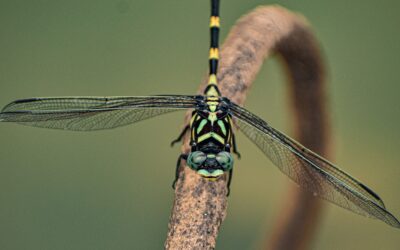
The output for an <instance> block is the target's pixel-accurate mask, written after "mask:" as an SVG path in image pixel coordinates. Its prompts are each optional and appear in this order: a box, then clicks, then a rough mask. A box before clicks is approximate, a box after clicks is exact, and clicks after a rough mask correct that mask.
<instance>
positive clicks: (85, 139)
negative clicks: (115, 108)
mask: <svg viewBox="0 0 400 250" xmlns="http://www.w3.org/2000/svg"><path fill="white" fill-rule="evenodd" d="M274 3H277V4H280V5H283V6H285V7H287V8H289V9H291V10H294V11H296V12H300V13H302V14H303V15H304V16H306V17H307V18H308V19H309V21H310V23H311V24H312V26H313V28H314V30H315V32H316V36H317V37H318V39H319V41H320V43H321V45H322V47H323V50H324V54H325V56H326V59H327V65H328V68H329V91H330V102H331V103H330V107H331V111H332V113H331V116H332V118H333V122H334V130H333V132H334V140H335V154H336V156H335V162H336V163H338V165H340V166H341V167H342V168H343V169H344V170H346V171H347V172H349V173H351V174H352V175H353V176H356V177H357V178H359V179H360V180H363V181H364V183H365V184H367V185H368V186H370V187H372V188H373V189H374V190H375V191H376V192H377V193H378V194H380V195H381V197H383V199H384V201H385V202H386V204H387V207H388V208H389V210H390V211H392V212H393V213H394V214H395V215H397V216H398V217H399V216H400V198H399V195H398V191H399V188H400V180H399V177H400V166H399V163H400V154H399V152H398V150H399V148H400V133H399V130H398V128H399V127H400V104H399V90H400V84H399V83H400V75H399V66H400V33H399V23H400V17H399V15H398V9H399V7H400V4H399V2H398V1H394V0H392V1H389V0H387V1H382V2H380V3H379V2H378V1H371V0H368V1H343V0H342V1H317V0H309V1H295V0H286V1H276V2H270V1H261V0H258V1H256V0H245V1H244V0H241V1H239V0H230V1H226V0H223V1H222V4H221V5H222V6H221V16H222V25H223V26H222V38H224V37H225V36H226V35H227V33H228V30H229V29H230V27H231V26H232V25H233V24H234V23H235V20H237V19H238V18H239V17H240V16H241V15H243V14H245V13H247V12H248V11H250V10H252V9H253V8H255V7H256V6H258V5H266V4H274ZM208 16H209V1H208V0H202V1H198V0H196V1H194V0H193V1H175V0H172V1H149V0H134V1H133V0H131V1H128V0H115V1H111V0H110V1H104V0H102V1H99V0H98V1H87V0H86V1H82V0H80V1H76V0H74V1H44V0H42V1H40V0H37V1H28V0H25V1H11V0H2V1H0V35H1V39H0V56H1V61H0V86H1V91H0V106H3V105H5V104H7V103H8V102H10V101H12V100H14V99H17V98H26V97H31V96H65V95H67V96H68V95H100V96H104V95H148V94H169V93H174V94H191V93H194V92H195V91H196V90H197V87H198V84H199V83H200V81H201V79H203V77H204V74H205V72H206V70H207V56H208V44H209V42H208V40H209V37H208V35H209V32H208ZM282 73H283V71H282V68H281V67H280V66H279V65H278V62H277V60H275V59H274V58H272V60H269V61H268V62H266V64H265V65H264V67H263V68H262V70H261V72H260V74H259V76H258V78H257V81H256V83H255V84H254V87H253V88H252V91H251V92H250V95H249V97H248V101H247V104H246V105H247V107H248V108H249V109H250V110H252V111H253V112H255V113H256V114H258V115H260V116H261V117H263V118H265V119H266V120H267V121H268V122H270V123H271V124H272V125H274V126H275V127H277V128H279V129H281V130H283V131H286V132H288V133H289V132H290V126H289V125H288V122H289V121H290V119H289V118H290V117H289V115H288V112H287V99H286V98H287V96H286V92H285V91H286V88H285V86H286V85H285V82H284V79H285V78H284V76H283V75H282ZM182 121H183V114H182V113H175V114H170V115H165V116H161V117H158V118H155V119H151V120H147V121H144V122H142V123H138V124H136V125H133V126H129V127H124V128H120V129H115V130H110V131H100V132H92V133H76V132H75V133H74V132H64V131H55V130H45V129H37V128H30V127H24V126H18V125H15V124H0V249H4V250H20V249H21V250H22V249H57V250H58V249H85V250H88V249H161V248H162V247H163V243H164V240H165V236H166V232H167V223H168V219H169V215H170V209H171V206H172V203H173V191H172V189H171V187H170V185H171V182H172V180H173V175H174V167H175V162H176V158H177V156H178V154H179V147H176V148H170V147H169V142H170V141H171V140H172V139H173V138H175V136H177V134H178V133H179V132H180V128H181V125H182ZM238 142H239V149H240V151H241V153H242V156H243V157H242V159H241V160H240V161H237V163H236V170H235V176H236V177H235V178H234V182H233V185H232V195H231V196H230V197H229V207H228V216H227V218H226V220H225V222H224V224H223V226H222V230H221V233H220V235H219V238H218V244H217V249H259V248H260V247H261V246H262V244H263V242H264V238H265V236H266V235H268V234H270V233H271V230H273V229H272V226H273V224H274V221H275V218H276V216H277V214H278V212H279V210H280V209H281V204H282V203H281V201H282V200H281V199H282V196H283V195H284V194H285V193H286V191H287V186H288V183H289V181H288V179H287V178H286V177H285V176H283V175H282V174H281V173H280V172H279V171H278V170H277V169H276V168H275V167H274V166H272V164H271V163H270V162H269V161H268V160H267V158H266V157H264V156H263V155H262V154H261V153H260V152H259V151H258V150H257V148H256V147H255V146H254V145H252V144H251V143H250V142H248V141H247V139H246V138H245V137H244V136H242V135H239V136H238ZM326 208H327V209H326V216H325V217H324V219H323V221H322V222H321V227H320V229H319V232H318V234H317V236H316V237H315V242H314V244H313V249H399V248H400V231H399V230H398V229H394V228H391V227H389V226H387V225H386V224H384V223H382V222H380V221H375V220H371V219H367V218H364V217H361V216H358V215H355V214H353V213H350V212H348V211H345V210H343V209H341V208H339V207H336V206H334V205H331V204H328V203H326Z"/></svg>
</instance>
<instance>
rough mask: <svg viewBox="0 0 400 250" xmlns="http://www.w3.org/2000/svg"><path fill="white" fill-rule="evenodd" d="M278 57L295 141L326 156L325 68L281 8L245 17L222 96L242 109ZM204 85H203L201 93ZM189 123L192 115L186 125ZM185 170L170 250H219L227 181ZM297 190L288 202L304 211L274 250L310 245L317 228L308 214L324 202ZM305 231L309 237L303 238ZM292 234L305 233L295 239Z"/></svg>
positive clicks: (289, 217)
mask: <svg viewBox="0 0 400 250" xmlns="http://www.w3.org/2000/svg"><path fill="white" fill-rule="evenodd" d="M274 52H277V53H278V54H280V55H281V56H282V58H283V60H284V62H285V65H286V66H287V67H286V68H287V69H288V76H289V78H290V82H291V84H290V91H291V97H290V98H291V100H292V102H291V103H292V107H293V111H294V113H295V122H294V123H295V125H296V128H295V131H296V138H297V139H298V140H300V141H301V142H302V143H304V144H305V145H306V146H308V147H310V148H311V149H314V150H317V152H319V153H325V152H326V147H325V146H324V145H326V144H325V143H326V142H327V139H328V136H327V135H328V133H327V126H326V125H327V124H328V123H327V120H326V118H325V117H326V115H325V113H326V112H325V108H324V106H323V105H322V104H323V100H324V84H323V83H324V75H323V67H322V63H321V59H320V53H319V51H318V46H317V44H316V42H315V40H314V38H313V36H312V32H311V31H310V29H309V27H308V25H307V23H306V22H305V20H304V19H303V18H302V17H301V16H299V15H296V14H294V13H292V12H290V11H288V10H286V9H284V8H281V7H278V6H269V7H259V8H257V9H256V10H254V11H253V12H251V13H249V14H248V15H246V16H244V17H242V18H241V19H240V20H239V21H238V22H237V24H236V25H235V26H234V27H233V29H232V30H231V32H230V34H229V35H228V37H227V39H226V41H225V43H224V45H223V46H222V49H221V61H220V70H219V73H218V80H219V86H220V90H221V92H222V95H223V96H226V97H228V98H229V99H230V100H231V101H233V102H235V103H237V104H239V105H243V104H244V101H245V99H246V94H247V91H248V90H249V88H250V86H251V84H252V82H253V80H254V78H255V76H256V74H257V73H258V71H259V69H260V67H261V65H262V64H263V62H264V59H265V58H266V57H267V56H269V55H270V54H271V53H274ZM205 85H206V82H205V81H204V82H203V83H202V84H201V86H200V90H203V88H204V86H205ZM189 117H190V114H189V113H188V114H187V115H186V119H185V122H186V123H187V122H188V119H189ZM311 132H312V134H311ZM313 136H315V137H313ZM188 142H189V136H188V135H186V137H185V139H184V141H183V146H182V152H183V153H188V152H189V146H188V144H189V143H188ZM184 165H185V162H184V161H182V162H181V171H180V176H179V180H178V182H177V185H176V190H175V202H174V206H173V211H172V215H171V218H170V222H169V231H168V237H167V240H166V242H165V248H166V249H214V248H215V245H216V239H217V235H218V230H219V227H220V225H221V223H222V222H223V220H224V218H225V216H226V208H227V197H226V192H227V190H226V178H225V179H224V178H221V179H219V180H218V181H215V182H210V181H206V180H204V179H202V178H201V177H200V176H199V175H197V174H196V173H195V172H194V171H192V170H190V169H189V168H188V167H184ZM295 190H296V191H291V192H290V194H289V196H288V199H294V200H295V201H296V202H297V203H296V205H295V206H296V207H297V208H301V209H299V211H298V210H293V209H291V210H287V211H285V213H284V214H283V217H284V218H281V219H280V220H279V221H278V228H277V230H276V231H275V232H276V233H275V235H274V238H273V239H272V241H271V244H270V248H271V249H297V248H291V247H286V246H287V245H284V246H285V247H286V248H282V247H281V246H283V244H282V242H287V241H288V238H287V237H289V236H290V237H294V240H295V242H300V240H297V238H299V239H306V240H308V239H310V235H311V233H312V231H313V227H314V225H315V223H312V221H313V219H312V218H311V217H310V213H309V212H307V211H308V210H307V209H309V208H310V207H311V208H312V210H311V212H312V213H318V212H317V211H318V210H319V209H320V202H319V201H317V200H314V199H311V198H310V197H309V196H308V195H304V194H303V193H302V192H298V191H297V189H295ZM233 195H234V194H233ZM303 208H304V209H303ZM294 212H297V213H294ZM298 218H301V219H300V220H299V219H298ZM304 221H306V222H307V223H303V222H304ZM304 228H305V229H304ZM303 229H304V233H305V235H302V233H301V232H303ZM293 230H295V231H296V232H300V233H298V234H297V235H294V234H293V233H292V232H293ZM288 232H289V233H288ZM306 243H307V242H306V241H305V243H304V242H303V243H302V244H303V245H306ZM289 246H290V245H289Z"/></svg>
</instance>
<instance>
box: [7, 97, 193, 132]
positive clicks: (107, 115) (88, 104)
mask: <svg viewBox="0 0 400 250" xmlns="http://www.w3.org/2000/svg"><path fill="white" fill-rule="evenodd" d="M195 107H196V100H195V96H180V95H170V96H143V97H141V96H133V97H54V98H31V99H24V100H18V101H14V102H12V103H10V104H8V105H7V106H6V107H4V109H3V110H2V112H1V113H0V121H2V122H16V123H19V124H23V125H28V126H35V127H43V128H53V129H65V130H74V131H93V130H101V129H111V128H115V127H120V126H125V125H129V124H132V123H135V122H137V121H141V120H144V119H148V118H151V117H154V116H158V115H161V114H165V113H168V112H172V111H177V110H182V109H188V108H195Z"/></svg>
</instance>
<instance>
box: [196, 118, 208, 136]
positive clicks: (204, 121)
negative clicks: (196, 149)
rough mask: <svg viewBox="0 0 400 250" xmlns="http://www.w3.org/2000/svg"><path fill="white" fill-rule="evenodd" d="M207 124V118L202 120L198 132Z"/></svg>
mask: <svg viewBox="0 0 400 250" xmlns="http://www.w3.org/2000/svg"><path fill="white" fill-rule="evenodd" d="M206 124H207V120H206V119H203V120H201V122H200V124H199V126H198V127H197V130H196V133H197V134H199V133H200V132H201V130H203V128H204V126H205V125H206Z"/></svg>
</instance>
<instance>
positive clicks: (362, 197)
mask: <svg viewBox="0 0 400 250" xmlns="http://www.w3.org/2000/svg"><path fill="white" fill-rule="evenodd" d="M219 28H220V19H219V0H211V18H210V32H211V46H210V52H209V64H210V65H209V67H210V69H209V79H208V85H207V87H206V88H205V90H204V94H203V95H160V96H130V97H49V98H30V99H23V100H17V101H14V102H12V103H10V104H8V105H7V106H6V107H4V109H3V110H2V112H1V113H0V121H1V122H16V123H19V124H23V125H29V126H36V127H43V128H53V129H65V130H74V131H93V130H101V129H110V128H115V127H120V126H125V125H129V124H132V123H135V122H138V121H141V120H144V119H147V118H150V117H154V116H158V115H161V114H165V113H168V112H172V111H177V110H186V109H193V112H192V117H191V120H190V123H189V124H188V125H187V126H186V128H185V129H184V130H183V131H182V133H181V134H180V136H179V137H178V139H176V140H175V141H174V142H178V141H180V140H181V139H182V137H183V135H184V134H185V133H186V132H187V131H190V148H191V150H190V152H189V154H187V155H186V154H183V155H180V156H179V161H178V166H179V163H180V161H181V160H182V159H183V160H186V163H187V165H188V166H189V167H190V168H191V169H193V170H194V171H196V172H197V173H198V174H199V175H201V176H202V177H204V178H206V179H208V180H215V179H217V178H219V177H221V176H223V175H224V174H225V173H228V174H229V181H228V193H229V184H230V180H231V177H232V169H233V156H232V153H236V154H237V155H238V156H239V154H238V152H237V149H236V143H235V135H234V132H233V126H232V124H233V119H235V124H236V125H237V126H238V127H239V128H240V130H241V131H242V132H243V133H244V134H245V135H246V136H247V137H248V138H249V139H250V140H251V141H253V142H254V143H255V144H256V145H257V146H258V147H259V148H260V149H261V150H262V151H263V153H264V154H265V155H266V156H268V158H269V159H270V160H271V161H272V162H273V163H274V164H275V165H276V166H277V167H278V168H279V169H280V170H281V171H282V172H283V173H285V174H286V175H288V176H289V177H290V178H291V179H292V180H293V181H295V182H296V183H298V184H299V185H300V186H302V187H304V188H305V189H306V190H308V191H310V192H312V193H313V194H315V195H317V196H319V197H321V198H323V199H326V200H328V201H330V202H333V203H335V204H337V205H339V206H341V207H344V208H346V209H349V210H351V211H353V212H355V213H358V214H361V215H365V216H368V217H372V218H376V219H380V220H382V221H384V222H386V223H387V224H389V225H391V226H394V227H397V228H400V222H399V221H398V220H397V219H396V218H395V217H394V216H393V215H392V214H391V213H390V212H389V211H388V210H387V209H386V208H385V205H384V203H383V201H382V199H381V198H380V197H379V196H378V195H377V194H376V193H375V192H373V191H372V190H371V189H369V188H368V187H366V186H365V185H364V184H362V183H361V182H359V181H358V180H356V179H355V178H353V177H351V176H350V175H348V174H347V173H345V172H344V171H342V170H340V169H339V168H337V167H336V166H335V165H333V164H332V163H330V162H329V161H327V160H325V159H324V158H322V157H321V156H319V155H317V154H315V153H314V152H312V151H310V150H308V149H306V148H305V147H304V146H302V145H301V144H299V143H298V142H296V141H294V140H293V139H291V138H289V137H288V136H286V135H284V134H283V133H281V132H279V131H278V130H276V129H274V128H273V127H271V126H270V125H269V124H268V123H266V122H265V121H264V120H263V119H261V118H259V117H258V116H256V115H254V114H253V113H251V112H250V111H248V110H246V109H245V108H243V107H240V106H238V105H236V104H235V103H233V102H231V101H230V100H229V99H227V98H225V97H222V96H221V92H220V90H219V89H218V82H217V79H218V78H217V74H218V61H219V50H218V36H219ZM174 142H173V143H174ZM177 176H178V171H176V178H177ZM175 181H176V179H175ZM175 181H174V183H175Z"/></svg>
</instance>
